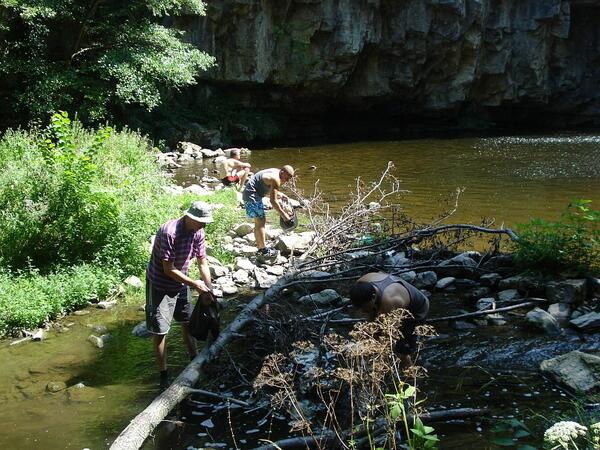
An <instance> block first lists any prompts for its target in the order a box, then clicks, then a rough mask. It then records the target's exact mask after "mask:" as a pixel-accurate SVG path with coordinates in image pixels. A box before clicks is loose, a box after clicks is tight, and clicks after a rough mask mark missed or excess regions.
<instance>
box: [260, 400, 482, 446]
mask: <svg viewBox="0 0 600 450" xmlns="http://www.w3.org/2000/svg"><path fill="white" fill-rule="evenodd" d="M488 413H489V410H488V409H487V408H455V409H445V410H441V411H431V412H426V413H423V414H420V415H419V418H420V419H421V420H422V421H424V422H428V423H431V422H445V421H448V420H458V419H465V418H468V417H480V416H483V415H486V414H488ZM407 421H408V422H409V423H412V422H413V421H414V416H413V415H408V417H407ZM385 431H387V426H386V425H382V426H380V427H378V428H376V429H375V430H371V439H372V438H373V437H374V436H376V435H378V434H381V433H382V432H385ZM344 434H345V436H346V437H348V438H349V437H351V436H352V435H351V433H350V432H346V433H344ZM362 434H366V431H364V430H363V431H362V433H361V431H359V432H358V435H362ZM356 436H357V433H354V436H353V437H354V438H356ZM335 438H336V435H335V434H334V433H333V432H331V431H330V432H326V433H324V434H323V436H320V437H319V436H299V437H294V438H288V439H282V440H280V441H276V442H270V441H269V443H268V444H266V445H261V446H260V447H256V448H254V449H253V450H279V449H284V450H289V449H296V448H297V449H306V448H309V449H310V448H328V447H327V445H326V444H328V443H330V442H331V441H333V440H334V439H335ZM365 439H367V438H365ZM359 443H360V441H357V448H361V447H360V445H358V444H359Z"/></svg>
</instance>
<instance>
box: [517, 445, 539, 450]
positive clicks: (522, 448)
mask: <svg viewBox="0 0 600 450" xmlns="http://www.w3.org/2000/svg"><path fill="white" fill-rule="evenodd" d="M517 450H537V448H536V447H532V446H531V445H527V444H525V445H519V446H518V447H517Z"/></svg>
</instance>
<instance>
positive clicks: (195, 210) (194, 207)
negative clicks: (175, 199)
mask: <svg viewBox="0 0 600 450" xmlns="http://www.w3.org/2000/svg"><path fill="white" fill-rule="evenodd" d="M185 215H186V216H188V217H189V218H190V219H192V220H195V221H196V222H201V223H211V222H213V221H214V219H213V215H212V207H211V206H210V205H209V204H208V203H205V202H201V201H195V202H194V203H192V204H191V206H190V207H189V209H188V210H187V211H186V213H185Z"/></svg>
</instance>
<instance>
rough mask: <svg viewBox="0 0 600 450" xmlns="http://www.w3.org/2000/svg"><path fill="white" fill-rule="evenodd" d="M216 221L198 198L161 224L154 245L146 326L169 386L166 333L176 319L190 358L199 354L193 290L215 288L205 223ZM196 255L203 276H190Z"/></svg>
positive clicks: (164, 384) (163, 379) (162, 383)
mask: <svg viewBox="0 0 600 450" xmlns="http://www.w3.org/2000/svg"><path fill="white" fill-rule="evenodd" d="M212 221H213V217H212V212H211V208H210V205H208V204H207V203H204V202H200V201H196V202H194V203H192V205H191V206H190V208H189V209H188V210H187V212H186V213H185V215H184V216H183V217H180V218H179V219H175V220H171V221H169V222H166V223H165V224H163V225H161V227H160V229H159V230H158V232H157V233H156V237H155V239H154V244H153V246H152V255H151V257H150V262H149V263H148V268H147V270H146V326H147V328H148V331H149V332H150V333H152V334H154V352H155V354H156V359H157V361H158V366H159V370H160V387H161V389H166V388H167V387H168V386H169V376H168V371H167V350H166V336H167V333H168V332H169V329H170V328H171V322H172V321H173V319H175V321H177V322H179V323H181V333H182V336H183V342H184V343H185V345H186V347H187V350H188V353H189V355H190V359H193V358H194V357H195V356H196V353H197V350H196V340H195V339H194V338H193V337H192V336H191V335H190V334H189V331H188V322H189V319H190V316H191V314H192V294H191V291H190V288H191V289H194V290H195V291H197V292H199V293H201V292H209V291H212V285H211V279H210V270H209V267H208V261H207V259H206V245H205V236H204V227H205V225H206V224H207V223H211V222H212ZM192 258H196V261H197V263H198V269H199V271H200V278H201V279H200V280H194V279H192V278H190V277H189V276H188V269H189V266H190V263H191V260H192Z"/></svg>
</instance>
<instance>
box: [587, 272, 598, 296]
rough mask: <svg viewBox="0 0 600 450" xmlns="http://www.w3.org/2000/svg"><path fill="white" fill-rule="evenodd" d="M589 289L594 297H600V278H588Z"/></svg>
mask: <svg viewBox="0 0 600 450" xmlns="http://www.w3.org/2000/svg"><path fill="white" fill-rule="evenodd" d="M587 281H588V290H589V292H590V294H591V295H592V296H593V297H597V298H600V278H595V277H589V278H588V280H587Z"/></svg>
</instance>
